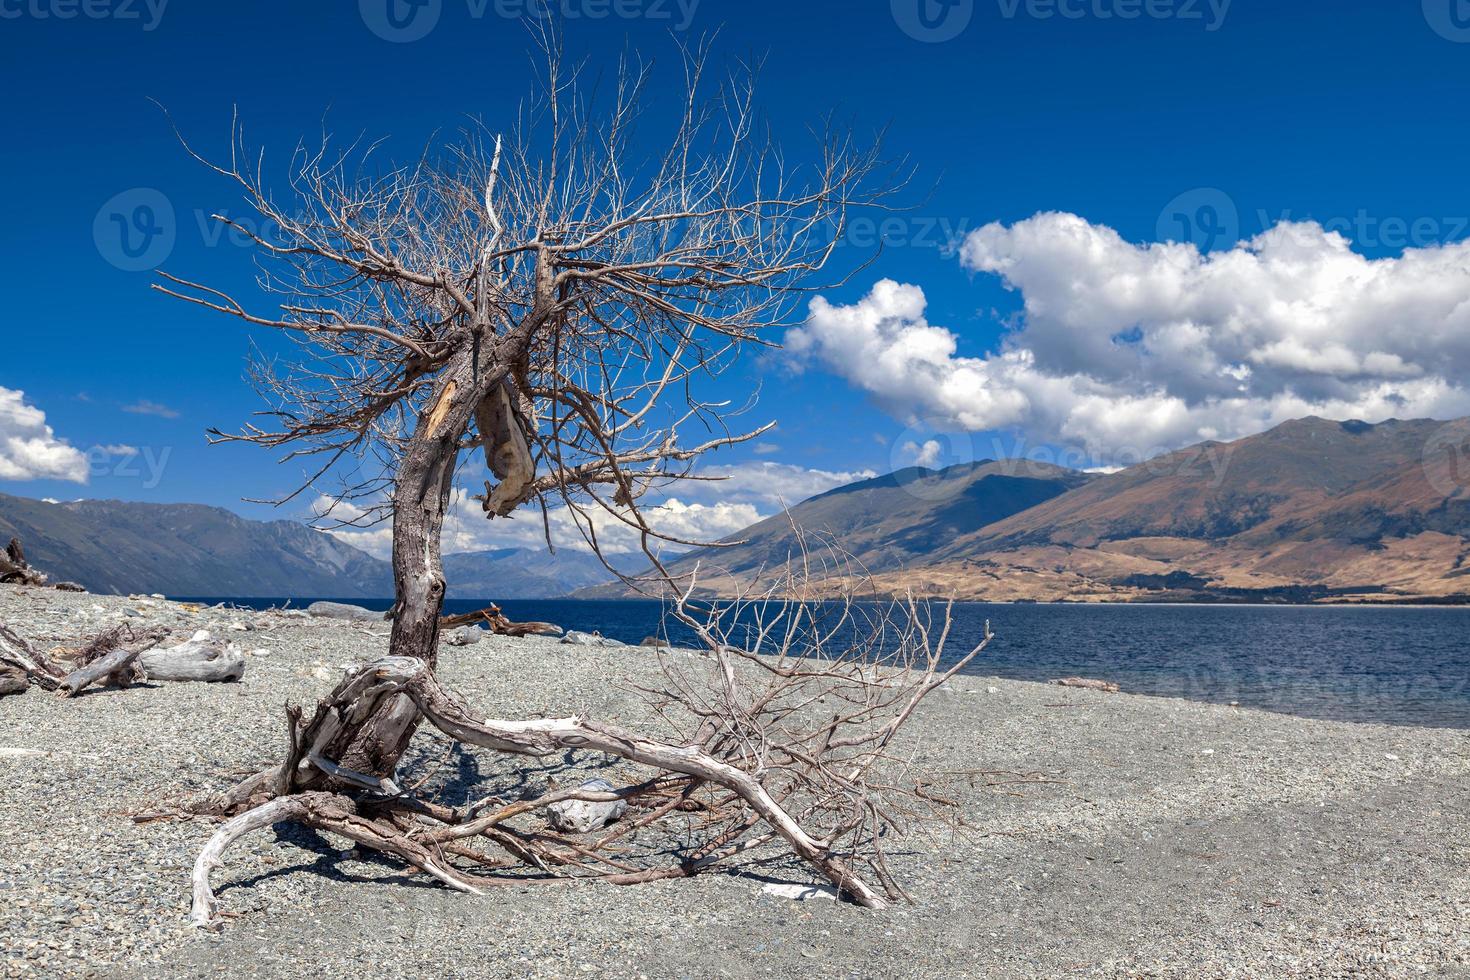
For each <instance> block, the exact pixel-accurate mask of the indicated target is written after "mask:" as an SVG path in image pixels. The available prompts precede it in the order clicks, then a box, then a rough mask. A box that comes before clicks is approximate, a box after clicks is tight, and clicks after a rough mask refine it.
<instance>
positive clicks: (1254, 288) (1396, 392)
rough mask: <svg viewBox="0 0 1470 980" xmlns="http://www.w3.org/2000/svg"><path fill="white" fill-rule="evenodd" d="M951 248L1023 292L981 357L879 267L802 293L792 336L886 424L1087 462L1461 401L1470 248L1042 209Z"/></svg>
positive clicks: (799, 353)
mask: <svg viewBox="0 0 1470 980" xmlns="http://www.w3.org/2000/svg"><path fill="white" fill-rule="evenodd" d="M961 260H962V262H963V263H964V264H965V265H966V267H968V268H969V269H971V270H973V271H977V272H985V273H991V274H995V275H998V276H1000V277H1001V278H1002V279H1003V281H1004V282H1005V284H1006V285H1007V287H1009V288H1012V289H1015V290H1018V291H1019V292H1020V293H1021V296H1022V298H1023V301H1024V317H1023V318H1022V320H1021V321H1020V323H1019V325H1018V326H1017V327H1016V328H1015V329H1012V330H1011V331H1010V332H1008V334H1007V335H1006V336H1005V337H1004V338H1003V340H1002V342H1001V344H1000V347H999V349H998V350H996V351H994V352H992V353H989V354H985V355H983V356H965V355H961V354H960V353H959V338H957V337H956V335H955V334H954V333H953V332H952V331H950V330H948V329H946V328H944V327H941V326H936V325H934V324H930V323H929V322H928V321H927V319H926V318H925V306H926V301H925V297H924V293H923V291H922V290H921V289H920V288H919V287H917V286H912V285H903V284H899V283H896V282H893V281H892V280H883V281H881V282H879V283H877V284H876V285H875V286H874V287H873V290H872V292H870V293H869V294H868V295H867V296H866V297H864V298H863V299H862V300H861V301H859V302H857V303H855V304H852V305H850V306H836V305H833V304H831V303H828V302H827V301H826V300H825V299H822V298H820V297H819V298H818V299H816V300H814V301H813V303H812V306H811V316H810V319H809V320H808V321H807V323H806V324H805V325H804V326H802V327H800V328H798V329H796V330H793V331H791V332H790V333H789V334H788V336H787V346H788V347H789V348H790V349H791V350H792V352H793V353H794V354H795V356H796V357H797V359H798V363H801V362H805V361H816V362H819V363H821V364H822V365H824V366H825V367H827V368H828V369H830V370H832V371H833V372H835V373H837V374H839V375H841V376H843V377H845V378H847V379H848V380H849V381H850V382H851V383H853V384H854V385H856V386H857V387H859V388H861V389H862V390H864V391H866V392H868V393H869V394H870V395H871V396H872V397H873V398H874V399H875V401H877V402H878V403H879V404H880V406H882V407H883V408H885V409H886V410H887V411H889V412H891V413H892V414H894V415H896V416H898V417H900V418H904V419H914V418H918V417H929V418H931V419H935V420H939V421H942V422H945V423H948V424H952V425H956V426H959V427H962V428H965V429H968V430H971V431H983V430H994V429H1016V430H1019V431H1022V432H1025V433H1026V434H1028V435H1029V436H1032V437H1034V438H1037V439H1041V440H1045V441H1054V442H1062V443H1068V444H1072V445H1078V446H1083V447H1086V448H1087V449H1088V450H1089V451H1090V452H1091V453H1093V454H1094V455H1096V456H1097V457H1099V458H1102V459H1107V458H1110V457H1116V456H1117V455H1119V454H1120V453H1126V454H1129V455H1132V454H1138V453H1141V452H1147V451H1150V450H1153V449H1157V448H1163V447H1174V446H1179V445H1183V444H1187V443H1191V442H1195V441H1198V440H1201V439H1214V438H1220V439H1224V438H1233V437H1236V436H1240V435H1246V434H1249V433H1252V432H1258V431H1260V430H1262V429H1265V428H1268V427H1270V426H1272V425H1275V424H1277V423H1279V422H1281V421H1284V420H1286V419H1288V418H1294V417H1299V416H1303V415H1322V416H1327V417H1332V418H1362V419H1366V420H1369V421H1378V420H1382V419H1385V418H1389V417H1392V416H1398V417H1410V416H1437V417H1451V416H1457V415H1463V414H1467V413H1470V391H1467V389H1466V388H1465V387H1464V384H1463V382H1462V380H1461V379H1464V378H1466V377H1470V243H1458V244H1453V245H1444V246H1434V247H1429V248H1421V249H1409V250H1407V251H1405V252H1404V254H1403V255H1402V256H1401V257H1399V258H1385V259H1368V258H1365V257H1363V256H1362V255H1359V254H1357V253H1356V252H1354V251H1353V250H1352V248H1351V245H1350V243H1349V242H1348V241H1347V239H1345V238H1343V237H1342V236H1341V235H1339V234H1337V233H1335V232H1331V233H1330V232H1327V231H1324V230H1323V229H1322V228H1321V227H1320V226H1318V225H1316V224H1312V223H1289V222H1283V223H1282V224H1280V225H1278V226H1276V227H1275V228H1273V229H1271V230H1269V231H1267V232H1265V233H1264V234H1262V235H1260V236H1258V237H1257V238H1255V239H1252V240H1250V241H1248V242H1242V243H1240V244H1239V245H1237V246H1236V247H1235V248H1234V249H1231V250H1229V251H1225V252H1215V253H1210V254H1201V253H1200V251H1199V250H1198V249H1197V248H1195V246H1193V245H1191V244H1182V245H1181V244H1174V243H1164V244H1145V245H1135V244H1132V243H1130V242H1127V241H1125V240H1124V239H1123V238H1122V237H1121V236H1120V235H1118V234H1117V232H1115V231H1113V230H1112V229H1110V228H1106V227H1102V226H1099V225H1093V224H1090V223H1088V222H1087V221H1085V220H1083V219H1082V218H1079V217H1077V216H1075V215H1070V214H1039V215H1036V216H1035V217H1033V218H1030V219H1027V220H1025V221H1021V222H1018V223H1016V224H1014V225H1011V226H1009V227H1007V226H1004V225H1000V224H991V225H987V226H985V227H984V228H981V229H979V230H978V231H975V232H973V233H971V234H970V235H969V237H968V238H967V239H966V241H965V243H964V246H963V248H962V250H961Z"/></svg>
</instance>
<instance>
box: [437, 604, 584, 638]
mask: <svg viewBox="0 0 1470 980" xmlns="http://www.w3.org/2000/svg"><path fill="white" fill-rule="evenodd" d="M460 626H484V627H485V628H486V629H488V630H490V632H492V633H494V634H496V635H497V636H532V635H542V636H560V635H561V633H562V629H561V627H560V626H557V625H556V624H554V623H513V622H511V621H510V620H509V619H507V618H506V616H505V614H504V613H503V612H501V611H500V607H499V606H486V607H485V608H484V609H477V610H475V611H474V612H468V613H460V614H458V615H456V616H444V617H442V618H441V619H440V620H439V628H440V629H441V630H445V629H457V628H458V627H460Z"/></svg>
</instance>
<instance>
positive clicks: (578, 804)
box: [546, 779, 628, 834]
mask: <svg viewBox="0 0 1470 980" xmlns="http://www.w3.org/2000/svg"><path fill="white" fill-rule="evenodd" d="M580 788H581V789H587V790H596V791H598V792H602V793H611V792H612V791H613V789H614V788H615V787H614V786H613V784H612V783H610V782H608V781H607V780H606V779H589V780H587V782H585V783H583V784H582V785H581V787H580ZM627 812H628V804H627V802H626V801H625V800H617V801H615V802H612V803H592V802H589V801H587V800H563V801H562V802H560V803H553V804H551V806H549V807H547V808H546V815H547V818H548V819H549V820H550V821H551V825H552V826H553V827H555V828H556V829H557V830H561V831H570V832H572V833H577V834H585V833H587V832H589V831H593V830H596V829H598V828H599V827H605V826H607V825H608V824H610V823H612V822H614V821H615V820H617V819H618V818H620V817H621V816H622V815H623V814H625V813H627Z"/></svg>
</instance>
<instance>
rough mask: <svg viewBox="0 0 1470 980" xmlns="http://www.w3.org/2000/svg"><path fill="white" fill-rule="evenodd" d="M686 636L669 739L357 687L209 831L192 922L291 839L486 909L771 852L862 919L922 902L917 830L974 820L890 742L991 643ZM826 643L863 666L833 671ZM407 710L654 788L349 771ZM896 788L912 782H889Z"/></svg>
mask: <svg viewBox="0 0 1470 980" xmlns="http://www.w3.org/2000/svg"><path fill="white" fill-rule="evenodd" d="M785 591H786V593H787V594H789V590H785ZM686 599H687V596H686ZM894 610H896V613H895V612H894ZM675 615H676V616H677V617H678V618H679V620H680V622H681V623H682V624H683V625H684V626H685V627H687V628H688V629H689V631H690V633H691V635H692V637H694V638H695V640H697V642H698V643H699V644H700V645H701V646H702V647H703V651H702V654H703V655H702V656H699V657H694V658H689V657H686V656H682V655H671V654H669V653H668V652H667V651H664V650H658V651H653V652H652V656H654V657H657V658H658V663H659V664H661V666H662V672H661V673H662V676H661V679H660V681H659V682H658V684H657V685H655V686H653V687H649V688H640V689H639V690H640V691H641V693H642V694H643V695H644V696H646V697H649V698H651V705H650V706H651V707H652V709H653V711H654V713H655V715H656V717H658V718H660V719H661V727H660V730H659V731H658V732H653V731H642V730H640V731H634V730H630V729H628V728H624V727H621V726H617V725H614V724H611V723H609V722H604V721H601V720H598V719H595V718H591V717H588V716H587V715H581V714H579V715H572V716H569V717H563V718H529V719H512V720H495V719H487V718H485V717H484V716H483V715H481V714H480V713H478V712H477V711H476V710H475V709H473V708H472V707H470V706H469V705H468V704H467V703H466V702H465V701H463V700H462V699H461V698H460V697H459V696H458V695H457V694H455V693H454V692H452V691H450V690H448V689H446V688H445V687H443V686H442V685H441V684H440V683H439V681H438V680H437V678H436V677H435V675H434V671H433V669H432V668H431V667H430V666H429V665H428V664H426V663H424V662H423V661H422V660H419V659H417V658H413V657H394V656H387V657H384V658H382V659H379V660H377V661H375V662H372V663H368V664H363V665H360V666H357V667H355V668H353V669H351V670H349V671H348V672H347V674H346V675H345V676H344V678H343V679H342V681H341V682H340V683H339V684H338V685H337V686H336V688H335V689H334V690H333V691H332V692H331V694H329V695H328V696H327V697H326V698H324V699H323V700H322V701H320V702H319V703H318V704H317V707H316V710H315V711H314V712H313V713H312V714H311V715H310V716H307V715H306V713H305V712H303V711H302V710H301V709H299V708H296V707H288V709H287V718H286V722H287V724H286V732H287V738H286V740H285V741H286V752H285V755H284V758H282V759H281V760H280V761H279V763H278V764H276V765H273V766H270V767H268V768H265V769H262V770H261V771H259V772H257V773H256V774H255V775H254V776H251V777H250V778H248V779H246V780H245V781H243V782H241V783H239V784H237V785H236V786H234V787H233V788H231V789H229V790H228V791H227V792H225V793H223V794H222V795H220V796H219V797H216V798H215V799H213V800H209V801H206V802H204V803H202V804H201V805H199V806H197V807H196V808H195V810H194V812H195V813H197V814H200V815H206V816H214V817H221V818H226V819H227V822H226V823H225V824H224V825H223V826H222V827H220V829H219V830H218V832H217V833H216V834H215V835H214V837H213V838H212V839H211V840H210V841H209V842H208V844H207V845H206V846H205V847H204V849H203V851H202V852H201V853H200V856H199V860H198V862H197V863H196V865H195V870H194V876H193V892H194V907H193V912H192V914H191V921H192V922H194V924H196V925H199V926H205V925H209V924H211V923H212V922H214V921H215V918H216V916H217V914H218V909H217V903H216V900H215V897H214V895H213V892H212V890H211V888H210V884H209V874H210V871H211V869H213V868H214V867H216V866H217V865H218V863H219V861H220V859H221V856H222V855H223V853H224V852H225V850H226V849H227V848H228V847H229V846H231V844H233V843H234V842H235V841H236V840H238V839H239V838H240V837H242V836H243V835H245V834H247V833H250V832H251V831H253V830H257V829H261V828H264V827H268V826H270V825H271V824H273V823H276V822H279V821H283V820H290V821H295V822H298V823H301V824H303V825H305V826H307V827H310V828H314V829H317V830H322V831H328V832H332V833H337V834H341V835H342V836H345V837H348V838H349V839H351V840H353V841H356V842H357V843H359V844H360V845H363V846H365V847H367V848H369V849H372V850H376V851H379V852H382V853H384V854H387V855H391V856H394V857H396V858H397V859H399V860H401V861H403V862H404V863H405V864H407V865H410V866H412V867H414V868H417V869H419V870H421V871H423V872H424V873H426V874H429V875H431V876H432V877H433V878H435V879H437V880H438V881H440V882H442V883H443V884H445V885H447V886H449V887H451V888H454V889H456V890H459V891H462V892H466V893H469V894H482V893H483V892H484V891H485V890H486V889H487V888H489V887H492V886H495V885H499V884H504V883H513V882H524V881H525V880H527V877H526V876H527V875H530V876H532V877H533V878H536V879H538V880H547V881H566V880H587V879H595V880H599V881H604V882H609V883H612V884H621V885H631V884H638V883H642V882H648V881H657V880H663V879H668V878H680V877H688V876H691V875H695V874H699V873H702V872H705V871H708V870H710V869H715V868H720V867H725V866H728V865H729V864H730V863H732V862H733V861H734V860H736V859H737V858H738V857H739V856H740V855H742V854H744V853H745V852H747V851H748V850H750V849H752V848H756V847H761V846H765V845H772V846H776V847H781V848H784V849H785V850H786V851H788V852H789V853H791V854H794V855H795V856H797V857H798V858H800V859H801V860H802V861H804V862H805V863H806V864H808V865H809V866H810V867H811V868H812V869H813V870H814V871H815V872H816V873H817V874H818V875H820V877H821V878H822V879H823V880H825V881H826V882H828V883H829V884H830V885H831V887H832V888H833V889H834V890H836V891H837V892H840V893H841V894H843V895H845V896H846V897H847V898H848V899H850V900H851V901H853V902H855V903H857V904H859V905H862V906H865V907H867V908H874V909H876V908H883V907H884V906H886V905H887V904H889V903H890V902H892V901H895V900H898V899H901V898H904V897H906V893H905V892H904V891H903V889H902V888H901V887H900V886H899V885H898V883H897V882H896V880H895V879H894V877H893V876H892V874H891V873H890V871H889V869H888V864H887V860H886V858H885V856H884V852H885V848H886V847H887V846H890V844H891V842H892V840H896V839H898V838H899V837H901V836H902V834H903V833H904V832H905V829H906V827H907V826H908V825H910V824H913V823H915V822H926V821H929V820H942V821H945V822H950V820H949V818H948V817H947V816H945V815H946V814H947V813H948V809H949V808H951V807H953V805H954V804H953V803H951V802H950V801H949V800H947V799H946V798H944V796H943V795H942V794H940V793H938V792H935V791H934V789H933V787H934V784H935V782H936V778H935V777H932V776H924V775H922V774H919V773H917V772H912V773H910V772H906V770H908V769H909V768H910V762H909V761H906V760H905V759H904V753H902V752H894V751H892V750H891V748H890V747H891V743H892V742H893V740H894V739H895V738H896V737H897V735H898V733H899V732H900V731H901V730H902V728H903V727H904V725H905V724H906V723H907V722H908V720H909V719H910V718H911V717H912V716H913V713H914V711H915V710H916V709H917V708H918V706H919V705H920V704H921V703H922V701H923V700H924V698H925V697H926V696H927V695H928V694H929V693H931V692H932V691H933V690H935V689H936V688H937V687H939V686H940V685H941V684H943V683H944V682H945V681H946V680H948V679H949V678H950V677H952V676H954V675H955V674H956V673H957V672H959V671H961V670H964V669H965V668H966V667H967V666H968V665H969V664H970V663H971V662H973V661H974V659H975V658H976V657H977V656H979V654H980V653H981V651H983V650H984V649H985V647H986V645H987V644H988V643H989V640H990V634H989V630H988V628H987V630H986V635H985V637H984V639H983V640H982V642H980V643H979V644H978V645H977V646H976V647H974V648H973V649H971V650H969V651H968V652H966V653H964V654H961V655H959V656H955V657H950V656H947V655H946V654H945V652H944V650H945V644H946V641H947V639H948V635H949V623H950V612H949V609H948V608H947V607H945V608H944V611H943V613H942V619H940V621H935V619H936V617H935V615H934V614H933V613H932V612H931V611H930V610H929V608H928V607H927V606H924V605H922V604H920V603H917V602H915V601H913V600H907V601H906V602H904V603H899V604H896V605H895V606H894V607H892V609H889V610H887V611H879V612H875V611H874V610H873V608H872V607H870V606H868V605H859V604H858V603H856V602H855V601H852V600H849V602H848V603H847V604H846V605H840V604H839V605H838V606H837V607H836V608H835V610H834V606H833V604H832V603H831V602H827V601H823V602H820V603H817V604H815V605H805V604H802V603H799V602H780V603H773V602H766V601H763V602H757V601H755V600H751V601H749V602H747V603H737V605H736V607H735V608H734V610H733V613H731V614H730V615H728V616H726V617H724V618H721V617H720V616H718V615H713V616H712V617H711V618H709V619H705V620H700V619H696V618H695V616H694V615H693V614H691V613H690V611H689V609H688V607H687V606H686V605H685V603H684V602H683V601H681V602H680V603H679V605H678V607H677V611H676V613H675ZM742 617H744V618H742ZM760 617H769V620H768V621H766V622H764V624H762V621H761V619H760ZM752 618H754V619H755V622H756V625H755V627H754V636H747V635H745V634H743V633H742V636H741V639H742V640H743V641H744V642H745V643H747V644H749V645H750V646H751V647H752V648H753V649H754V650H755V651H756V652H747V651H746V650H745V649H742V648H741V646H740V645H738V644H736V643H733V642H730V640H731V639H732V638H731V637H729V636H727V635H726V633H725V632H723V631H724V630H725V629H727V628H729V624H730V623H733V622H744V623H746V624H749V623H750V622H751V619H752ZM843 637H846V639H845V640H844V639H840V638H843ZM827 643H842V644H843V646H842V647H841V648H840V649H838V650H835V651H834V652H833V653H831V654H829V653H827V651H826V647H825V644H827ZM665 658H667V659H665ZM399 702H406V703H407V704H408V706H409V709H410V714H409V715H408V716H409V717H414V718H421V719H422V720H423V721H424V722H426V723H427V724H429V725H431V726H432V727H434V728H436V729H438V730H439V731H440V732H442V733H443V734H444V735H447V736H449V738H451V739H453V740H454V741H456V742H459V743H461V744H464V745H472V746H477V747H480V748H483V749H489V750H492V751H495V752H501V753H505V754H508V755H512V756H528V757H532V758H542V759H544V758H548V757H558V758H561V757H567V758H570V753H577V752H590V753H595V754H600V756H601V757H602V758H605V759H617V760H621V763H622V767H623V768H628V769H633V770H636V771H637V775H636V777H634V779H635V780H636V781H633V782H631V783H630V784H628V785H623V786H621V787H615V786H614V785H613V783H612V782H580V783H579V784H578V785H576V786H575V787H571V788H566V789H562V788H559V787H556V786H554V785H553V786H552V787H550V788H548V789H546V790H544V791H542V792H541V793H540V794H539V795H535V796H533V797H531V798H526V797H524V796H523V795H522V793H521V791H520V789H519V788H515V787H510V788H505V789H501V790H499V791H496V790H495V789H493V788H489V787H487V788H486V790H483V791H481V793H480V794H477V795H479V796H480V799H479V802H477V803H474V804H472V805H469V806H462V807H457V806H450V805H445V804H443V803H439V802H437V801H435V800H433V799H432V798H421V797H419V796H418V795H417V794H416V793H415V792H414V791H412V790H408V789H406V788H405V786H404V785H401V784H400V782H399V780H398V778H397V775H396V774H393V773H390V774H389V775H382V774H379V773H375V772H372V771H368V770H366V769H363V768H361V767H359V766H354V765H352V764H351V763H350V761H349V760H350V759H351V751H352V749H353V747H354V746H355V745H357V744H358V743H359V742H360V739H361V738H362V732H363V730H364V728H365V726H368V725H370V724H373V723H374V720H375V719H377V718H380V717H382V715H383V713H384V711H385V709H386V706H389V705H394V704H397V703H399ZM888 767H894V768H896V769H897V770H898V771H897V772H884V773H882V774H881V775H880V772H879V770H880V769H887V768H888ZM608 778H611V777H608ZM909 779H913V782H912V783H911V784H910V783H909V782H908V780H909ZM521 785H523V781H522V779H521V778H516V784H515V786H516V787H519V786H521ZM572 803H575V804H579V805H578V806H575V807H574V806H568V805H567V804H572ZM581 804H586V805H585V806H583V805H581ZM691 813H697V814H698V818H697V819H695V820H691V817H690V814H691ZM612 819H619V822H618V823H617V824H616V825H615V826H612V827H607V828H606V829H604V827H605V824H606V823H607V821H608V820H612ZM951 825H952V822H951ZM675 842H677V843H675Z"/></svg>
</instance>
